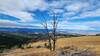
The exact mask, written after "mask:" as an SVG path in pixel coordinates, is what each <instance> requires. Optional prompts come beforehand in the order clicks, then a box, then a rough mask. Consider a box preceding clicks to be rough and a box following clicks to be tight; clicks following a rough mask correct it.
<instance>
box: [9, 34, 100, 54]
mask: <svg viewBox="0 0 100 56" xmlns="http://www.w3.org/2000/svg"><path fill="white" fill-rule="evenodd" d="M44 43H46V41H39V42H36V43H34V42H33V43H31V45H32V46H34V47H35V46H44ZM72 45H73V46H76V47H78V48H79V49H86V48H90V49H91V50H92V51H95V52H96V54H97V56H100V36H81V37H72V38H60V39H58V41H57V44H56V47H57V49H61V48H63V47H66V46H72ZM12 53H13V52H12ZM48 53H49V50H48V49H45V48H28V49H23V50H22V49H16V51H14V53H13V54H9V55H14V56H20V55H26V56H28V55H32V56H34V55H37V56H43V55H47V54H48ZM16 54H17V55H16ZM49 54H50V53H49ZM51 55H52V54H51ZM51 55H50V56H51Z"/></svg>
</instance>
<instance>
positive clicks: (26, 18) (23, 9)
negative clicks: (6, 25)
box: [0, 0, 47, 22]
mask: <svg viewBox="0 0 100 56" xmlns="http://www.w3.org/2000/svg"><path fill="white" fill-rule="evenodd" d="M46 7H47V4H46V2H45V1H44V0H1V1H0V13H4V14H7V15H10V16H14V17H16V18H19V19H20V21H21V22H32V21H34V17H33V16H32V15H33V14H31V13H28V12H27V10H32V11H33V10H36V9H39V10H46Z"/></svg>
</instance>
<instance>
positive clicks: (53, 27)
mask: <svg viewBox="0 0 100 56" xmlns="http://www.w3.org/2000/svg"><path fill="white" fill-rule="evenodd" d="M52 15H53V16H52V23H51V30H52V31H51V33H49V29H48V20H47V19H46V18H45V16H44V15H42V17H43V22H42V23H41V25H42V26H43V28H44V29H45V31H46V34H47V38H48V45H49V49H50V50H52V51H55V48H56V40H57V37H56V30H57V24H58V21H57V16H56V14H55V13H53V14H52ZM49 24H50V23H49Z"/></svg>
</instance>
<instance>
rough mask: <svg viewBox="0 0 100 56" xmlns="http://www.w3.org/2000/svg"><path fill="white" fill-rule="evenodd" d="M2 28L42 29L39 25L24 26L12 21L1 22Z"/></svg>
mask: <svg viewBox="0 0 100 56" xmlns="http://www.w3.org/2000/svg"><path fill="white" fill-rule="evenodd" d="M0 27H7V28H31V29H32V28H40V26H39V25H38V24H33V25H32V24H30V25H29V24H22V23H18V22H16V21H11V20H0Z"/></svg>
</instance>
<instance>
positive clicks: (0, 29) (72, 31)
mask: <svg viewBox="0 0 100 56" xmlns="http://www.w3.org/2000/svg"><path fill="white" fill-rule="evenodd" d="M0 31H8V32H32V33H34V32H38V33H45V32H46V31H45V29H29V28H0ZM49 31H52V30H51V29H49ZM57 31H58V33H63V34H85V35H88V34H89V35H95V34H98V33H100V31H92V30H70V29H59V30H57Z"/></svg>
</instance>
